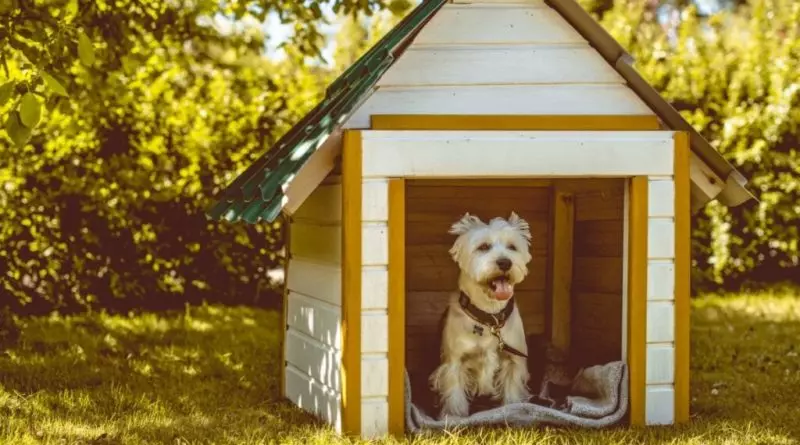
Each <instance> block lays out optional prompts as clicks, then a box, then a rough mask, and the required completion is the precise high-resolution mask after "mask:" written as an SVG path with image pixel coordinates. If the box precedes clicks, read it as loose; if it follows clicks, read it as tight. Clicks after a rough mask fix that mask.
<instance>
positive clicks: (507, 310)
mask: <svg viewBox="0 0 800 445" xmlns="http://www.w3.org/2000/svg"><path fill="white" fill-rule="evenodd" d="M458 304H460V305H461V309H464V312H466V314H467V315H468V316H469V317H470V318H471V319H473V320H475V321H476V322H477V323H480V324H481V325H484V326H486V327H488V328H489V332H490V333H491V334H492V335H494V336H495V337H497V341H498V342H499V344H498V346H497V347H498V348H499V349H501V350H503V351H506V352H509V353H511V354H514V355H518V356H520V357H524V358H528V356H527V355H525V354H523V353H522V352H520V351H519V350H517V349H516V348H513V347H511V346H509V345H507V344H506V342H504V341H503V337H501V336H500V330H501V329H503V326H505V325H506V322H507V321H508V317H510V316H511V313H512V312H514V297H511V298H509V299H508V303H507V304H506V307H504V308H503V310H501V311H500V312H497V313H496V314H490V313H488V312H484V311H483V310H481V309H479V308H478V307H477V306H475V305H474V304H472V301H470V299H469V297H468V296H467V295H466V294H465V293H464V292H461V295H460V296H459V298H458ZM473 332H475V333H476V334H478V335H483V326H480V325H475V329H474V331H473Z"/></svg>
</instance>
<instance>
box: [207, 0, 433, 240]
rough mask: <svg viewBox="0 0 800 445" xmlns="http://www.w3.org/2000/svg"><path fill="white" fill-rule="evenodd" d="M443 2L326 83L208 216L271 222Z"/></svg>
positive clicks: (415, 15)
mask: <svg viewBox="0 0 800 445" xmlns="http://www.w3.org/2000/svg"><path fill="white" fill-rule="evenodd" d="M446 2H447V0H423V1H422V2H421V3H420V4H419V5H418V6H417V7H416V8H414V10H413V11H411V12H410V13H409V14H408V15H407V16H406V17H405V18H404V19H403V20H402V21H400V23H398V24H397V25H396V26H395V27H394V28H392V30H390V31H389V32H388V33H386V35H385V36H384V37H383V38H382V39H381V40H380V41H378V43H377V44H375V45H374V46H373V47H372V48H370V49H369V51H367V52H366V53H365V54H364V55H363V56H361V58H359V59H358V60H357V61H356V62H355V63H354V64H353V65H352V66H350V67H349V68H347V70H345V72H344V73H342V74H341V75H340V76H339V77H338V78H337V79H336V80H334V81H333V82H332V83H331V85H330V86H329V87H328V89H327V91H326V93H325V98H324V99H323V100H322V101H321V102H320V103H319V104H317V106H316V107H314V108H313V109H312V110H311V111H310V112H309V113H308V114H307V115H306V116H305V117H303V119H302V120H300V122H298V123H297V124H296V125H295V126H294V127H292V128H291V129H290V130H289V131H288V132H287V133H286V134H285V135H284V136H283V137H281V138H280V139H279V140H278V142H276V143H275V144H274V145H273V146H272V147H271V148H270V149H269V150H268V151H267V152H266V153H265V154H264V155H262V156H261V158H260V159H258V160H257V161H255V162H254V163H253V164H252V165H250V167H248V168H247V169H246V170H245V171H244V172H243V173H242V174H240V175H239V176H238V177H237V178H236V179H234V180H233V182H231V183H230V184H229V185H228V186H227V187H226V188H225V190H223V192H222V193H221V196H220V197H218V199H217V201H216V202H215V203H214V204H213V205H212V207H211V208H210V209H209V210H208V216H209V217H210V218H211V219H213V220H226V221H231V222H235V221H240V220H244V221H246V222H248V223H251V224H253V223H257V222H259V221H268V222H272V221H274V220H275V219H276V218H277V217H278V216H279V215H280V213H281V209H282V208H283V198H284V194H283V191H282V187H281V186H282V185H284V184H285V183H286V182H287V181H288V180H290V179H291V178H292V177H293V176H294V175H295V174H296V173H297V172H298V171H299V170H300V168H301V167H302V166H303V165H304V164H305V163H306V161H308V160H309V159H310V158H311V156H312V155H313V154H314V153H315V152H316V151H317V150H318V149H319V148H320V147H322V145H323V144H324V143H325V141H326V140H327V139H328V137H329V136H331V134H333V133H334V131H335V130H337V129H338V128H339V127H340V125H341V124H342V123H343V122H344V121H345V119H347V118H348V117H349V115H350V113H351V112H352V111H353V110H354V108H355V107H356V105H358V104H359V103H361V100H362V99H363V98H364V97H365V96H366V95H368V94H369V93H370V92H371V90H372V89H373V87H374V86H375V84H376V83H377V82H378V80H379V79H380V78H381V76H382V75H383V74H384V73H385V72H386V70H387V69H388V68H389V67H390V66H391V65H392V63H393V62H394V60H395V57H396V56H397V55H398V53H399V52H402V50H403V49H405V46H404V45H401V44H403V43H405V42H407V40H408V38H409V37H413V36H415V35H416V33H417V32H418V31H419V30H420V29H421V28H422V25H424V24H425V23H426V22H427V21H428V19H430V18H431V17H432V16H433V15H434V14H435V13H436V11H438V10H439V8H441V7H442V5H444V4H445V3H446Z"/></svg>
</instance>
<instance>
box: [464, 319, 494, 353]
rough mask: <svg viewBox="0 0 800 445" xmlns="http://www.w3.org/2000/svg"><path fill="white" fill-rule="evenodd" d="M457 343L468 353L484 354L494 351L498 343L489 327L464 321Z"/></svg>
mask: <svg viewBox="0 0 800 445" xmlns="http://www.w3.org/2000/svg"><path fill="white" fill-rule="evenodd" d="M459 343H460V344H461V347H462V348H463V350H464V352H466V353H469V354H485V353H487V352H490V351H496V350H497V348H498V346H499V343H498V340H497V337H495V336H494V335H493V334H492V332H491V330H490V329H489V327H487V326H484V325H481V324H478V323H469V322H467V323H465V325H464V326H463V332H462V335H460V336H459Z"/></svg>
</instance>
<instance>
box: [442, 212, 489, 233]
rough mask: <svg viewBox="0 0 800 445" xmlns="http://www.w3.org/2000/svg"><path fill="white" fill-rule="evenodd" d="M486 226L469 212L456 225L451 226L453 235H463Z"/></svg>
mask: <svg viewBox="0 0 800 445" xmlns="http://www.w3.org/2000/svg"><path fill="white" fill-rule="evenodd" d="M482 225H485V224H484V223H483V221H481V219H480V218H478V217H477V216H474V215H470V214H469V212H467V213H465V214H464V216H462V217H461V219H460V220H458V221H457V222H456V223H455V224H453V225H452V226H450V234H451V235H463V234H465V233H467V232H469V231H470V229H472V228H474V227H476V226H482Z"/></svg>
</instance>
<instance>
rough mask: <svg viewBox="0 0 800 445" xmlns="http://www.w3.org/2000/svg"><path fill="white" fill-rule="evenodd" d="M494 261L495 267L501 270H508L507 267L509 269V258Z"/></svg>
mask: <svg viewBox="0 0 800 445" xmlns="http://www.w3.org/2000/svg"><path fill="white" fill-rule="evenodd" d="M495 262H496V263H497V267H499V268H500V270H502V271H503V272H508V269H511V260H509V259H508V258H500V259H498V260H497V261H495Z"/></svg>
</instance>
